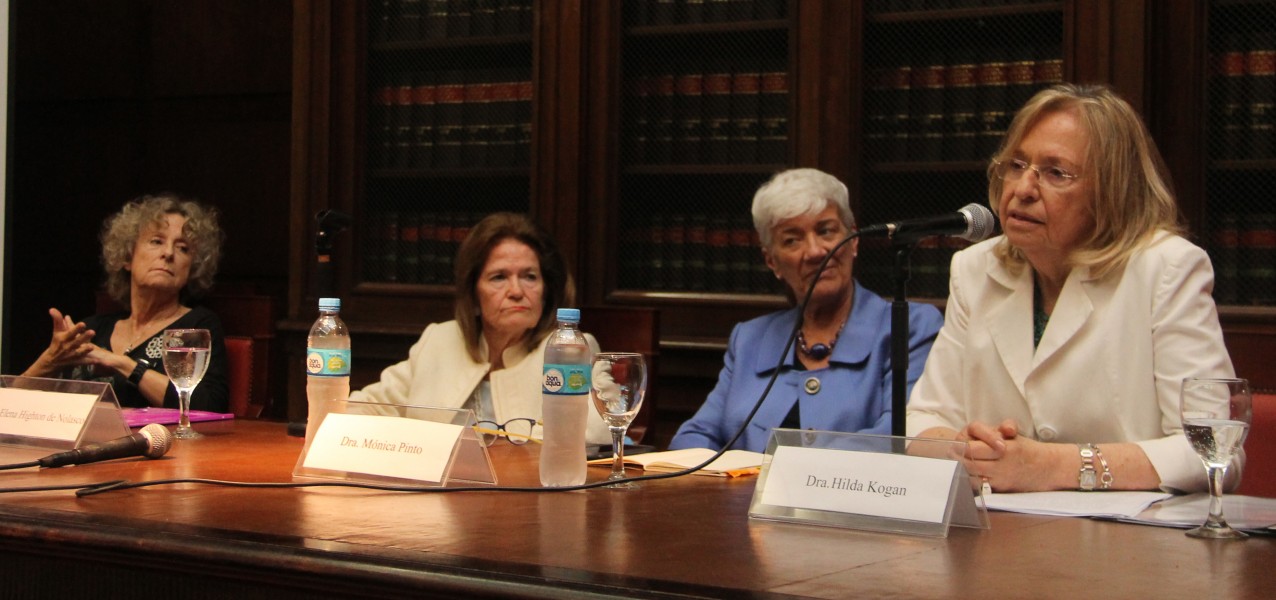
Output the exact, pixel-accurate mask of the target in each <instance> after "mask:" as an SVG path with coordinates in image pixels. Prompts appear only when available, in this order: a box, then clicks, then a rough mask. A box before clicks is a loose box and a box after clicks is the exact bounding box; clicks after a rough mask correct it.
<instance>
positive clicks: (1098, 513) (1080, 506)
mask: <svg viewBox="0 0 1276 600" xmlns="http://www.w3.org/2000/svg"><path fill="white" fill-rule="evenodd" d="M1173 496H1174V495H1173V494H1167V493H1164V492H1022V493H1017V494H996V493H993V494H985V495H984V502H985V503H986V504H987V506H988V508H989V509H990V510H1003V511H1008V512H1018V513H1027V514H1030V515H1053V516H1061V517H1126V518H1130V517H1135V516H1137V515H1138V514H1139V513H1141V512H1143V511H1144V510H1145V509H1147V507H1149V506H1151V505H1152V504H1154V503H1156V502H1160V501H1162V500H1165V499H1167V498H1172V497H1173Z"/></svg>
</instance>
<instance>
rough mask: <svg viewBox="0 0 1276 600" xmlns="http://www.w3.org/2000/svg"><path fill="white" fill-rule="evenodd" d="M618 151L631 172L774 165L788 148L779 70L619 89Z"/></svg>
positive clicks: (644, 82) (652, 80)
mask: <svg viewBox="0 0 1276 600" xmlns="http://www.w3.org/2000/svg"><path fill="white" fill-rule="evenodd" d="M624 114H625V119H624V134H623V135H624V143H625V147H626V154H625V156H626V160H627V162H629V163H631V164H668V163H677V164H724V163H733V164H752V163H763V164H778V163H783V162H786V160H787V156H788V142H789V78H788V73H787V72H786V71H783V70H779V69H773V70H758V69H738V70H735V71H732V70H728V69H713V70H710V71H707V72H689V73H678V74H673V73H663V74H656V75H650V76H641V77H635V78H632V79H629V80H628V81H627V82H626V96H625V113H624Z"/></svg>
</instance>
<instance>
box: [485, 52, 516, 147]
mask: <svg viewBox="0 0 1276 600" xmlns="http://www.w3.org/2000/svg"><path fill="white" fill-rule="evenodd" d="M514 77H516V75H515V74H514V73H511V72H504V73H502V75H501V77H500V79H501V81H498V82H496V83H493V84H492V100H491V105H490V107H489V111H488V114H489V115H490V116H491V127H492V128H491V131H490V132H489V134H488V150H487V152H488V155H487V156H488V161H489V164H491V165H493V166H506V165H512V164H514V160H515V156H516V152H515V150H514V148H515V146H516V145H517V144H518V137H519V134H518V122H517V113H518V82H517V81H514V80H513V78H514Z"/></svg>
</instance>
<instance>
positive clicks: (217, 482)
mask: <svg viewBox="0 0 1276 600" xmlns="http://www.w3.org/2000/svg"><path fill="white" fill-rule="evenodd" d="M859 236H860V232H859V231H858V230H857V231H853V232H851V234H850V235H849V236H847V237H845V238H843V239H842V241H840V242H838V243H837V244H836V245H834V246H833V248H832V249H831V250H829V252H828V254H826V255H825V256H824V259H823V260H821V261H820V264H819V266H818V267H816V269H815V276H814V277H813V278H812V279H811V284H810V286H808V287H807V289H806V294H805V295H804V296H803V297H802V301H801V302H800V303H798V305H797V309H798V311H797V319H795V320H794V323H793V331H792V332H790V333H789V340H788V342H786V343H785V344H784V351H783V352H781V353H780V358H779V360H778V361H776V365H775V369H773V370H772V372H771V377H770V379H768V380H767V384H766V387H765V388H763V390H762V394H761V396H759V397H758V399H757V401H755V402H754V403H753V408H752V409H751V410H750V411H749V414H748V416H746V417H745V419H744V423H742V424H741V425H740V427H739V429H737V430H736V432H735V434H734V435H732V436H731V439H730V440H728V441H727V442H726V443H725V444H723V445H722V447H721V448H719V449H718V450H717V451H715V452H714V453H713V456H710V457H709V458H707V459H705V460H704V462H701V463H700V464H698V465H695V466H692V467H687V468H686V469H682V470H680V471H670V472H667V473H651V474H644V475H639V476H636V477H626V478H625V479H623V480H621V481H610V480H606V479H603V480H599V481H594V482H590V483H582V484H578V485H564V486H557V487H525V486H520V487H502V486H474V485H469V486H456V487H445V486H419V485H393V484H378V483H362V482H351V481H302V482H297V481H291V482H250V481H227V480H221V479H202V478H176V479H155V480H150V481H138V482H130V481H127V480H123V479H117V480H112V481H106V482H101V483H91V484H75V485H66V486H40V487H30V488H0V493H11V492H26V491H49V490H64V489H74V490H76V492H75V495H76V496H77V497H81V498H83V497H86V496H93V495H96V494H101V493H104V492H112V491H117V490H129V489H137V488H144V487H153V486H160V485H175V484H181V483H190V484H201V485H213V486H222V487H236V488H268V489H279V488H306V487H341V488H359V489H368V490H377V491H385V492H407V493H456V492H519V493H526V492H540V493H544V492H574V491H579V490H590V489H594V488H601V487H608V486H611V485H615V484H617V483H622V482H638V481H656V480H660V479H672V478H674V477H682V476H684V475H690V474H692V473H695V472H696V471H699V470H701V469H703V468H705V467H707V466H708V465H709V464H711V463H713V461H715V460H717V459H718V458H720V457H721V456H722V455H723V454H725V453H726V451H727V450H729V449H731V446H733V445H735V443H736V442H737V441H739V439H740V436H742V435H744V431H745V428H747V427H748V426H749V423H751V422H753V417H754V416H755V415H757V413H758V410H760V409H761V408H762V403H763V402H765V401H766V399H767V397H768V396H769V395H770V394H771V389H772V388H773V387H775V382H776V380H777V379H779V377H780V371H781V370H782V369H783V367H784V362H785V361H786V360H787V359H788V357H789V352H790V351H791V350H792V349H793V344H794V343H796V341H797V335H798V332H799V331H801V330H802V324H803V321H804V319H805V313H806V306H807V304H809V303H810V301H811V296H812V295H814V293H815V285H816V284H817V283H819V281H820V275H821V274H823V273H824V269H825V268H826V267H828V263H829V260H831V259H832V258H833V255H834V254H837V253H838V252H839V251H840V250H841V249H842V247H843V246H845V245H846V244H847V243H849V242H850V241H851V240H853V239H856V238H858V237H859ZM33 464H39V462H38V461H37V462H35V463H33ZM24 466H32V465H24Z"/></svg>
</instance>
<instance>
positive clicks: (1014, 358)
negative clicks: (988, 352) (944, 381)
mask: <svg viewBox="0 0 1276 600" xmlns="http://www.w3.org/2000/svg"><path fill="white" fill-rule="evenodd" d="M988 276H989V277H991V278H992V280H993V281H996V282H997V283H1000V284H1001V285H1002V286H1004V287H1005V288H1006V295H1005V296H1004V297H1002V298H1001V299H1000V300H998V301H997V305H996V306H994V307H992V308H991V310H989V311H988V334H989V336H991V337H992V341H993V344H994V345H995V346H996V347H997V354H998V355H1000V356H1001V362H1002V364H1004V365H1006V370H1007V371H1009V373H1010V378H1011V380H1013V381H1014V382H1015V387H1016V388H1018V389H1019V393H1020V394H1023V393H1024V381H1025V380H1027V379H1028V373H1029V372H1030V371H1031V370H1032V269H1030V268H1028V267H1027V266H1024V267H1023V268H1021V269H1020V270H1019V273H1018V274H1012V273H1010V272H1008V271H1006V270H1005V269H1004V268H1002V267H1001V266H1000V265H998V264H996V263H995V261H990V265H989V270H988Z"/></svg>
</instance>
